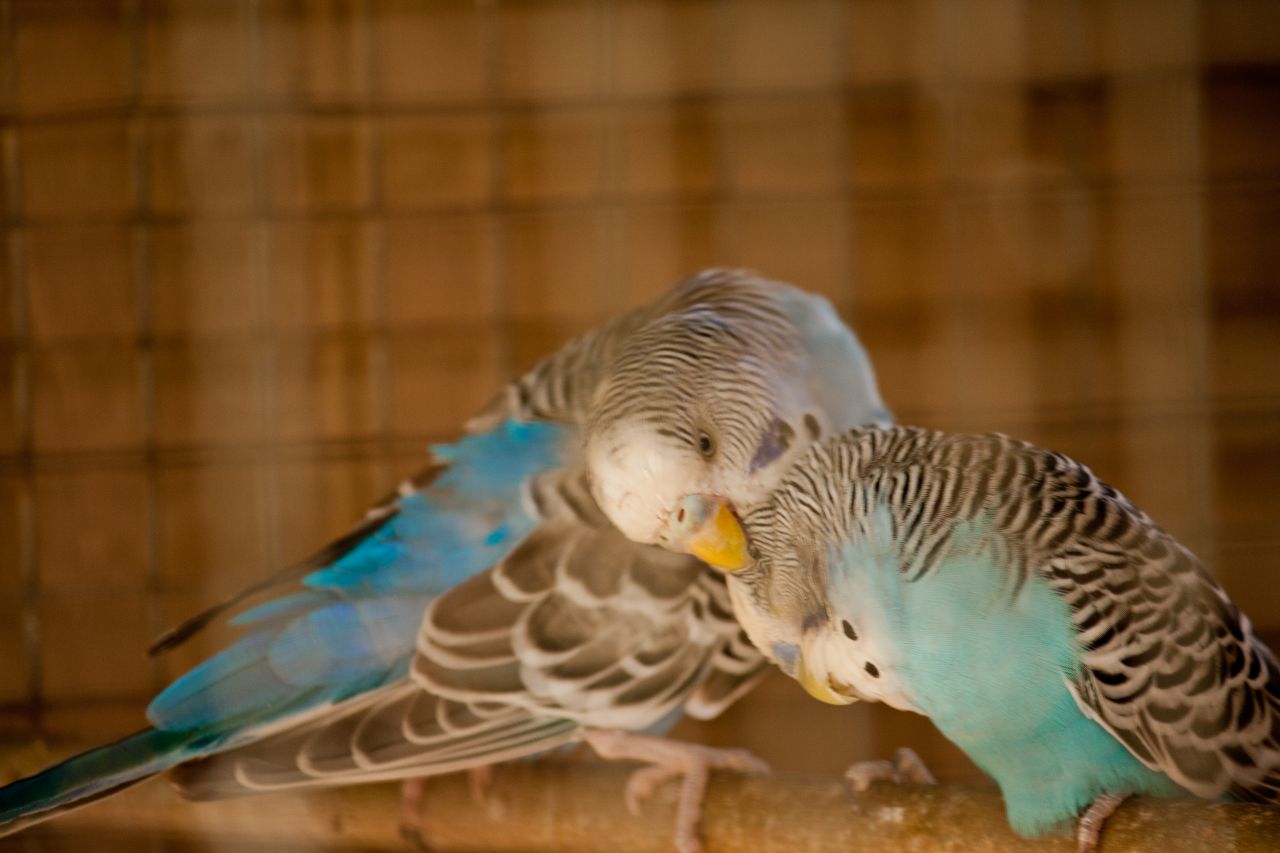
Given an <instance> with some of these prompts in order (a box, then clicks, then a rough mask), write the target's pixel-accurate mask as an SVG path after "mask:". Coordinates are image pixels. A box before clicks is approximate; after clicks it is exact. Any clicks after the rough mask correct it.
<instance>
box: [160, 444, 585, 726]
mask: <svg viewBox="0 0 1280 853" xmlns="http://www.w3.org/2000/svg"><path fill="white" fill-rule="evenodd" d="M573 437H574V433H573V430H572V429H571V428H568V427H563V426H556V425H552V424H542V423H519V422H515V421H507V422H505V423H502V424H500V425H498V426H497V427H495V428H494V429H493V430H491V431H489V432H486V433H482V434H478V435H472V436H467V437H465V438H463V439H462V440H460V441H458V442H457V443H456V444H453V445H448V446H442V447H436V448H433V452H434V455H435V457H436V458H437V459H438V460H442V461H446V462H448V468H447V469H446V470H445V471H444V472H443V473H442V474H441V475H440V476H439V477H437V478H436V480H435V481H434V482H432V484H431V485H430V486H428V487H426V488H424V489H423V490H421V491H419V492H415V493H413V494H410V495H406V496H404V497H402V498H400V499H399V500H398V501H397V503H396V512H395V514H394V515H392V516H391V517H390V518H389V519H388V520H387V522H386V523H385V524H383V525H381V526H379V527H377V528H376V529H374V530H372V531H371V532H370V533H369V535H368V536H366V537H365V539H364V540H363V541H361V542H360V543H359V544H358V545H356V546H355V547H354V548H351V549H350V550H348V551H346V552H345V553H344V554H343V555H342V556H341V557H339V558H338V559H336V560H334V561H333V562H332V563H330V564H329V565H327V566H324V567H323V568H320V569H318V570H316V571H314V572H312V573H311V574H309V575H307V576H306V577H304V578H303V579H302V589H301V590H299V589H298V588H297V587H293V588H292V589H291V590H290V592H288V593H287V594H285V595H282V596H281V597H279V598H276V599H272V600H270V601H267V602H265V603H263V604H260V605H258V606H256V607H254V608H252V609H250V610H247V611H245V612H243V613H241V614H239V615H238V616H236V617H235V618H233V619H232V620H231V621H232V624H236V625H242V626H245V627H247V628H248V629H249V630H250V633H248V634H247V635H246V636H244V637H243V638H241V639H240V640H239V641H237V642H236V643H234V644H233V645H231V646H230V647H228V648H227V649H225V650H224V651H222V652H220V653H219V654H217V655H215V656H214V657H212V658H210V659H209V660H207V661H205V662H204V663H202V664H200V665H199V666H197V667H195V668H194V669H192V670H191V671H190V672H188V673H186V674H185V675H183V676H182V677H180V678H179V679H178V680H176V681H175V682H174V683H173V684H171V685H169V687H167V688H166V689H165V690H164V691H162V692H161V693H160V695H159V696H157V697H156V698H155V700H154V701H153V702H152V703H151V705H150V707H149V708H148V709H147V716H148V718H149V719H150V720H151V722H152V724H153V725H155V726H156V727H157V728H160V729H166V730H190V729H197V728H204V727H207V726H210V725H214V724H217V723H218V722H219V721H221V720H225V719H227V718H228V717H240V718H244V719H246V720H252V721H253V722H254V724H261V723H265V722H269V721H271V720H272V719H275V718H278V717H279V716H280V715H281V714H282V713H283V712H284V711H285V710H286V709H287V710H288V712H290V713H292V712H293V711H295V710H298V709H299V705H300V703H301V706H302V707H308V706H312V705H315V704H318V703H321V702H326V701H340V700H341V699H344V698H347V697H349V696H351V695H354V694H355V693H358V692H361V691H363V690H367V689H371V688H373V687H376V686H378V685H380V684H384V683H387V682H389V681H391V680H393V679H395V678H398V677H400V676H402V675H403V674H404V672H405V671H406V667H407V666H408V661H409V659H410V657H411V656H412V654H413V649H414V642H415V639H416V636H417V631H418V627H419V623H420V622H421V619H422V614H423V612H424V611H425V609H426V608H427V606H428V605H429V604H430V603H431V601H432V599H433V598H434V597H435V596H437V595H439V594H440V593H441V592H443V591H444V590H446V589H448V588H450V587H452V586H454V585H456V584H458V583H460V582H462V581H464V580H466V579H467V578H469V577H471V576H472V575H474V574H476V573H477V572H480V571H483V570H484V569H486V568H488V567H489V566H491V565H493V564H494V563H495V562H497V561H498V560H500V559H501V558H502V557H504V556H505V555H506V554H507V553H508V552H509V551H510V550H511V549H512V548H513V547H514V546H515V545H516V544H517V543H518V542H519V541H520V540H521V539H523V538H524V537H525V536H527V535H528V534H529V533H530V532H531V531H532V529H533V527H534V525H535V523H536V519H535V518H534V517H533V516H532V514H531V512H530V510H529V508H528V507H526V506H525V501H524V493H525V487H526V484H527V483H528V481H529V480H530V479H531V478H532V477H534V476H537V475H538V474H540V473H543V472H546V471H550V470H554V469H556V468H559V467H561V466H562V465H563V464H564V463H565V460H566V457H567V455H568V454H569V453H571V452H573V447H574V443H573Z"/></svg>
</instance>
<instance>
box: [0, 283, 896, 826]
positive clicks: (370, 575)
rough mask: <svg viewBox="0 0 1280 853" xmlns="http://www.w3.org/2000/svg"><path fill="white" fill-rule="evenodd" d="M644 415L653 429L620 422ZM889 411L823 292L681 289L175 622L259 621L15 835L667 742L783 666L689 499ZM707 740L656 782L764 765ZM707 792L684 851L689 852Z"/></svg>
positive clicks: (44, 800) (24, 809)
mask: <svg viewBox="0 0 1280 853" xmlns="http://www.w3.org/2000/svg"><path fill="white" fill-rule="evenodd" d="M694 366H697V368H698V370H697V371H694V370H693V369H692V368H693V367H694ZM695 372H696V373H697V374H698V377H697V378H696V379H690V378H689V374H692V373H695ZM709 380H710V381H709ZM636 415H642V416H644V417H645V418H647V420H646V424H647V428H646V429H645V430H635V429H630V428H629V427H626V428H620V427H619V425H620V424H621V425H634V421H633V419H632V416H636ZM885 418H887V413H886V412H885V410H884V406H883V404H882V403H881V401H880V398H879V394H878V392H877V390H876V385H875V381H874V378H873V376H872V374H871V369H870V365H869V363H868V361H867V359H866V356H865V354H864V352H863V351H862V348H861V346H860V345H859V344H858V342H857V340H856V339H855V338H854V336H853V335H852V333H851V332H850V331H849V330H848V329H847V328H846V327H845V326H844V325H843V324H842V323H840V321H839V320H838V318H837V317H836V315H835V314H834V312H833V311H832V309H831V307H830V305H829V304H828V303H827V302H826V300H824V299H821V298H819V297H815V296H810V295H807V294H805V293H802V292H801V291H799V290H796V289H794V288H792V287H789V286H787V285H783V284H780V283H776V282H770V281H767V280H764V279H761V278H759V277H757V276H754V275H752V274H748V273H743V272H735V271H710V272H707V273H704V274H702V275H700V276H698V277H695V278H693V279H689V280H687V281H685V282H682V283H681V284H679V285H677V286H676V287H675V288H673V289H672V290H670V291H668V292H667V293H666V294H664V295H663V296H661V297H660V298H658V299H657V300H655V301H654V302H653V303H651V304H649V305H646V306H644V307H641V308H638V309H635V310H633V311H631V312H629V313H627V314H624V315H621V316H620V317H618V318H617V319H615V320H613V321H611V322H609V323H607V324H605V325H603V326H602V327H600V328H598V329H596V330H595V331H593V332H590V333H588V334H586V335H584V336H583V337H581V338H579V339H577V340H575V341H573V342H572V343H570V344H568V345H567V346H565V347H564V348H563V349H562V350H560V351H559V352H557V353H556V354H554V355H553V356H551V357H549V358H547V359H545V360H544V361H542V362H541V363H540V364H538V365H537V366H536V367H535V368H534V369H533V370H532V371H530V372H529V373H528V374H526V375H525V376H523V377H521V378H520V379H519V380H517V381H515V382H513V383H512V384H511V385H510V386H508V387H507V388H506V389H504V391H503V392H502V393H501V394H499V395H498V397H497V398H496V399H495V401H494V403H493V404H492V405H490V406H489V407H488V408H487V409H486V410H485V411H484V412H483V413H482V414H481V415H480V416H478V417H476V418H475V419H473V420H472V421H471V422H470V423H469V424H468V426H467V433H466V435H465V436H464V437H463V438H462V439H461V440H459V441H458V442H457V443H455V444H453V445H449V446H444V447H437V448H435V449H434V450H433V457H434V458H433V460H432V463H431V465H430V466H429V467H428V468H427V470H426V471H425V472H424V473H423V474H422V475H421V476H419V477H417V478H414V479H412V480H411V481H409V482H406V483H405V484H403V485H402V486H401V487H400V488H399V489H398V490H397V491H396V492H395V493H394V494H392V495H391V496H389V497H388V498H387V499H386V500H385V501H383V502H381V503H380V504H379V505H378V506H377V507H375V508H374V509H373V510H371V511H370V513H369V514H368V516H367V518H366V520H365V521H364V523H363V524H361V525H360V526H359V527H358V528H357V529H355V530H354V531H353V532H352V533H350V534H349V535H347V536H345V537H343V538H341V539H339V540H338V541H336V542H334V543H332V544H331V545H330V546H329V547H327V548H325V549H324V550H322V551H321V552H319V553H318V554H316V555H315V556H314V557H312V558H311V559H308V560H305V561H303V562H302V563H299V564H298V565H296V566H293V567H291V568H289V569H286V570H285V571H283V572H281V573H280V574H278V575H276V576H274V577H272V578H269V579H268V580H267V581H265V582H263V583H261V584H259V585H257V586H256V587H254V588H253V589H251V590H248V591H247V592H246V594H245V595H242V596H239V597H237V598H235V599H234V600H232V601H230V602H226V603H224V604H223V605H220V606H218V607H216V608H214V609H213V610H211V611H209V612H208V613H205V614H203V615H201V616H199V617H197V618H196V619H194V620H191V621H190V622H189V623H187V624H186V625H185V626H183V627H181V628H179V629H178V630H176V631H174V632H172V633H171V634H170V635H169V636H168V637H166V638H165V639H164V640H162V642H161V643H160V644H159V646H160V648H162V649H163V648H168V647H172V646H174V645H176V644H178V643H180V642H182V641H183V640H184V639H186V638H187V637H188V636H190V635H191V634H192V633H194V632H195V631H197V630H199V629H200V628H201V627H203V626H204V625H205V624H207V623H208V622H210V621H211V620H213V619H216V618H222V617H223V616H224V615H231V622H232V623H233V624H235V625H238V626H241V627H242V628H243V632H244V633H243V635H242V638H241V639H239V640H238V641H237V642H235V643H234V644H233V645H231V646H230V647H228V648H227V649H225V650H224V651H222V652H221V653H219V654H217V655H216V656H214V657H212V658H211V659H209V660H207V661H206V662H204V663H203V664H201V665H199V666H197V667H196V668H195V669H193V670H191V671H190V672H188V673H187V674H185V675H183V676H182V677H181V678H179V679H178V680H177V681H175V682H174V683H173V684H172V685H170V686H169V687H168V688H167V689H165V690H164V691H163V692H162V693H161V694H160V695H159V696H157V697H156V698H155V700H154V701H153V702H152V703H151V705H150V707H149V709H148V718H149V722H150V724H151V726H152V728H149V729H146V730H144V731H142V732H140V733H138V734H136V735H134V736H132V737H130V738H126V739H125V740H122V741H119V742H117V743H115V744H111V745H109V746H106V747H103V748H100V749H97V750H94V751H91V752H88V753H85V754H83V755H80V756H77V757H74V758H72V759H70V760H68V761H67V762H64V763H63V764H60V765H58V766H56V767H53V768H51V769H49V770H47V771H45V772H44V773H41V774H39V775H37V776H34V777H31V778H29V779H25V780H21V781H19V782H16V783H14V784H12V785H10V786H9V787H6V788H4V789H0V834H4V833H5V832H6V831H13V830H15V829H17V828H20V827H22V826H24V825H27V824H29V823H31V822H34V821H35V820H39V819H43V818H44V817H47V816H50V815H52V814H55V813H56V812H57V811H59V810H62V809H65V808H68V807H71V806H74V805H79V804H81V803H83V802H86V801H89V800H92V799H96V798H99V797H102V796H105V795H107V794H109V793H112V792H114V791H116V790H119V789H121V788H123V787H127V786H128V785H130V784H133V783H134V782H136V781H139V780H141V779H144V778H146V777H148V776H150V775H153V774H155V773H158V772H161V771H164V770H166V769H169V768H173V767H177V769H176V771H175V774H174V775H175V779H176V781H177V783H178V785H179V787H180V788H181V790H182V791H183V792H184V793H185V794H187V795H189V796H192V797H196V798H210V797H223V796H234V795H238V794H242V793H245V792H249V791H270V790H279V789H285V788H295V787H300V786H309V785H331V784H343V783H350V782H361V781H372V780H385V779H395V778H408V777H421V776H423V775H429V774H434V773H442V772H446V771H452V770H459V769H465V768H474V767H477V766H483V765H488V764H491V763H493V762H497V761H502V760H506V759H511V758H515V757H520V756H524V755H529V754H533V753H537V752H541V751H544V750H547V749H550V748H554V747H556V746H558V745H561V744H565V743H568V742H572V741H574V740H579V739H582V740H586V741H587V742H588V743H590V744H591V745H592V746H594V747H595V748H596V749H597V751H598V752H600V753H601V754H604V755H606V756H607V757H624V758H625V757H659V756H653V755H651V753H652V750H650V749H647V748H646V746H652V745H653V744H652V742H651V740H649V741H647V740H645V738H644V737H643V736H640V735H636V734H628V733H644V732H657V731H661V730H662V729H663V728H664V727H665V726H668V725H669V724H670V723H671V722H672V721H674V719H675V718H676V717H677V716H678V715H679V714H680V713H681V712H685V713H689V714H691V715H694V716H696V717H702V718H706V717H710V716H714V715H715V714H717V713H718V712H719V711H720V710H721V709H723V708H724V707H726V706H727V705H728V704H729V703H731V702H732V701H734V700H735V699H736V698H737V697H739V696H740V695H742V694H743V693H744V692H745V691H746V690H747V689H749V688H750V687H751V686H752V684H754V683H755V681H756V680H757V679H758V677H759V676H760V675H761V674H762V671H763V661H762V659H761V658H760V656H759V655H758V653H757V652H756V650H755V649H754V648H752V647H751V645H750V643H749V642H747V641H746V639H745V637H744V636H743V635H742V633H741V631H740V629H739V627H738V625H737V624H736V622H735V621H734V619H733V617H732V615H731V611H730V606H729V601H728V597H727V592H726V590H725V587H724V583H723V580H722V579H721V576H720V575H719V573H716V572H712V571H709V570H708V569H707V568H706V567H705V565H704V564H703V563H701V562H700V561H699V560H697V559H695V558H693V557H692V556H690V555H689V554H690V552H700V551H702V550H705V548H706V543H707V542H709V541H711V540H712V539H716V541H718V539H717V538H716V537H714V536H711V535H710V533H714V532H715V531H716V529H717V528H716V527H715V525H714V524H711V525H709V526H708V529H707V530H706V531H703V530H701V529H694V528H693V527H691V526H690V525H689V524H688V521H689V520H688V519H685V518H684V517H683V515H681V518H680V521H679V522H677V521H676V519H675V516H676V514H677V513H679V507H680V505H681V502H682V500H683V498H684V497H685V496H686V495H689V494H699V495H713V496H716V498H717V499H719V500H721V501H722V502H723V503H724V505H725V506H727V507H732V506H745V505H747V504H749V503H750V502H752V501H754V500H756V499H758V498H759V497H760V496H761V495H763V494H765V493H766V492H767V491H768V490H769V489H770V488H772V487H773V486H774V485H776V483H777V481H778V479H779V478H780V476H781V475H782V473H783V472H784V471H785V469H786V467H787V466H789V465H790V463H791V462H792V461H793V460H794V458H796V456H797V455H798V454H799V453H801V452H802V451H803V449H804V448H805V446H806V445H807V444H809V443H810V442H811V441H812V439H813V438H814V437H816V436H818V435H819V434H821V433H823V432H824V431H827V430H830V429H833V428H844V427H846V426H849V425H853V424H858V423H869V422H875V421H883V420H884V419H885ZM649 428H652V430H654V431H652V432H651V431H649ZM597 496H598V497H600V499H601V500H602V501H603V503H604V505H605V507H607V509H608V513H607V515H606V513H602V511H601V509H600V506H599V505H598V504H597V502H596V497H597ZM610 518H612V519H613V522H617V523H618V525H619V526H620V527H621V530H619V526H615V524H614V523H613V522H611V521H610V520H609V519H610ZM719 519H720V521H721V522H726V521H732V517H731V516H730V515H729V514H728V511H727V510H726V512H725V513H724V514H723V515H722V516H719ZM624 534H625V535H624ZM628 536H629V537H630V539H628V538H627V537H628ZM631 540H635V541H631ZM652 543H659V544H661V545H663V546H665V548H659V547H653V544H652ZM709 553H710V554H711V556H712V557H719V555H718V553H717V552H714V551H712V552H709ZM687 746H688V749H689V751H688V752H687V754H686V755H684V756H683V757H682V758H681V760H680V761H679V762H675V763H670V762H669V766H668V767H667V768H666V770H660V771H657V773H656V774H655V772H650V773H648V774H647V775H645V776H643V777H637V786H638V787H636V788H635V789H634V790H633V793H637V792H639V791H640V788H643V787H645V786H651V785H652V783H653V782H654V780H655V779H658V778H660V777H662V776H663V774H664V773H665V774H666V775H675V773H676V772H677V771H678V772H684V771H685V770H689V769H690V768H692V771H693V772H691V773H689V774H687V776H686V786H689V785H692V786H693V787H692V788H688V787H687V788H686V793H688V792H689V791H693V792H695V793H696V791H697V790H698V789H699V785H700V781H699V779H697V778H695V777H697V776H699V775H700V777H701V781H702V782H704V781H705V774H706V769H707V766H708V765H709V764H710V765H716V766H720V765H726V766H740V767H757V766H758V762H756V761H755V760H753V759H749V758H747V757H744V756H742V755H740V754H738V753H734V752H724V753H717V752H716V751H713V750H706V749H705V748H698V747H694V746H693V745H687ZM662 754H663V755H666V754H669V753H668V752H663V753H662ZM684 801H685V805H684V807H683V808H682V810H681V813H680V818H679V820H680V823H679V826H678V827H677V842H678V844H679V845H680V846H681V847H682V848H684V849H693V848H696V846H697V843H698V842H697V837H696V833H695V822H696V819H697V808H698V802H697V797H696V796H693V795H690V796H686V797H684Z"/></svg>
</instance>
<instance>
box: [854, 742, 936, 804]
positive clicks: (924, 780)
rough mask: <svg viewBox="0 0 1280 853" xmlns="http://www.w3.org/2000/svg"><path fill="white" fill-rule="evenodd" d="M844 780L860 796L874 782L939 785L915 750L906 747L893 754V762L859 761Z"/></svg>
mask: <svg viewBox="0 0 1280 853" xmlns="http://www.w3.org/2000/svg"><path fill="white" fill-rule="evenodd" d="M844 778H846V779H848V780H849V784H850V785H851V786H852V787H853V790H854V791H856V792H857V793H859V794H860V793H862V792H863V791H865V790H867V789H868V788H870V787H871V785H872V783H873V782H892V783H894V784H895V785H902V784H905V783H915V784H917V785H936V784H938V780H937V779H935V778H933V774H932V773H930V772H929V768H928V767H926V766H925V764H924V761H922V760H921V759H920V756H918V755H916V753H915V750H913V749H909V748H907V747H905V746H904V747H902V748H901V749H899V750H898V751H897V752H895V753H894V754H893V761H859V762H858V763H857V764H855V765H853V766H852V767H850V768H849V769H848V770H846V771H845V772H844Z"/></svg>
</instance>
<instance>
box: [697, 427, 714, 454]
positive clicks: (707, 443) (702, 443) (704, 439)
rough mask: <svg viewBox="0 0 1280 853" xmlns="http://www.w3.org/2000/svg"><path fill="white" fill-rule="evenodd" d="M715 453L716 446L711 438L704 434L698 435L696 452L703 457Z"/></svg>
mask: <svg viewBox="0 0 1280 853" xmlns="http://www.w3.org/2000/svg"><path fill="white" fill-rule="evenodd" d="M715 451H716V444H715V442H714V441H712V440H711V436H709V435H707V434H706V433H705V432H702V433H698V452H699V453H701V454H702V455H703V457H710V456H711V454H712V453H715Z"/></svg>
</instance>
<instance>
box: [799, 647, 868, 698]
mask: <svg viewBox="0 0 1280 853" xmlns="http://www.w3.org/2000/svg"><path fill="white" fill-rule="evenodd" d="M797 678H798V680H799V682H800V686H801V687H803V688H804V690H805V692H806V693H808V694H809V695H810V696H812V697H813V698H814V699H817V700H818V701H819V702H826V703H827V704H828V705H852V704H853V703H854V702H857V701H858V700H857V699H856V698H854V697H853V696H845V695H844V694H843V693H837V692H835V691H834V690H832V689H831V685H830V683H828V682H827V680H826V679H825V678H818V677H817V676H815V675H814V674H813V672H812V671H810V669H809V667H807V666H805V665H804V658H803V657H801V658H800V671H799V673H798V676H797Z"/></svg>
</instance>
